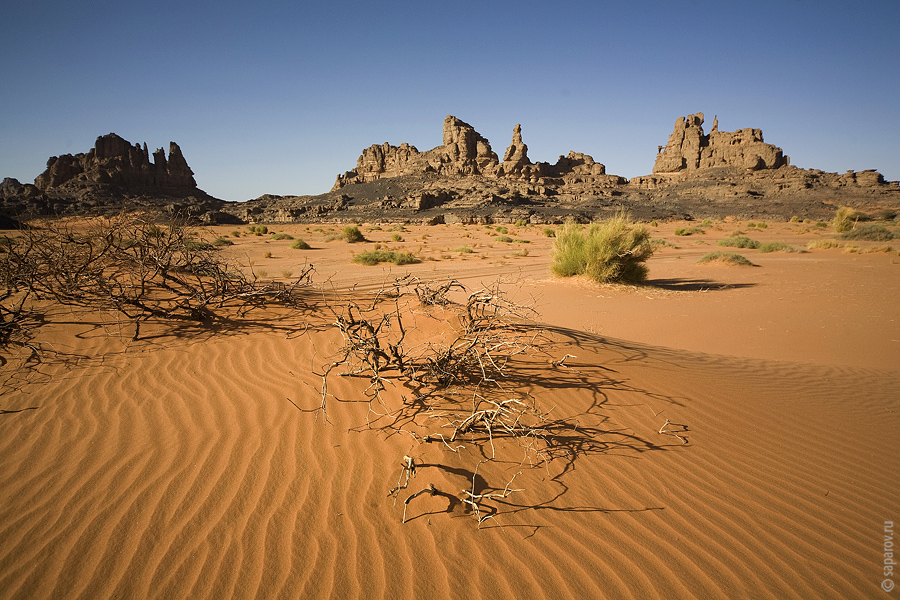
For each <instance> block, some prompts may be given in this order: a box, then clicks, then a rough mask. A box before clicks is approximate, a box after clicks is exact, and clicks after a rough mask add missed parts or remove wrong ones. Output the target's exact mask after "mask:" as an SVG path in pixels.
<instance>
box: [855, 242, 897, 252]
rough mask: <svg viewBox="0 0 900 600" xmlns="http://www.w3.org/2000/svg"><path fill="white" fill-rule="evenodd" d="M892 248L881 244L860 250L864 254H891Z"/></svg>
mask: <svg viewBox="0 0 900 600" xmlns="http://www.w3.org/2000/svg"><path fill="white" fill-rule="evenodd" d="M893 251H894V247H893V246H888V245H887V244H882V245H880V246H869V247H868V248H863V249H862V250H861V252H862V253H864V254H870V253H872V252H893Z"/></svg>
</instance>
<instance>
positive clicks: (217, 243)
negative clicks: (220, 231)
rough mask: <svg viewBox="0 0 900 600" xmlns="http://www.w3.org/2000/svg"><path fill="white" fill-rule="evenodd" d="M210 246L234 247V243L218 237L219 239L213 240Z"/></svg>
mask: <svg viewBox="0 0 900 600" xmlns="http://www.w3.org/2000/svg"><path fill="white" fill-rule="evenodd" d="M212 245H213V246H234V242H232V241H231V240H226V239H225V238H221V237H220V238H216V239H214V240H213V243H212Z"/></svg>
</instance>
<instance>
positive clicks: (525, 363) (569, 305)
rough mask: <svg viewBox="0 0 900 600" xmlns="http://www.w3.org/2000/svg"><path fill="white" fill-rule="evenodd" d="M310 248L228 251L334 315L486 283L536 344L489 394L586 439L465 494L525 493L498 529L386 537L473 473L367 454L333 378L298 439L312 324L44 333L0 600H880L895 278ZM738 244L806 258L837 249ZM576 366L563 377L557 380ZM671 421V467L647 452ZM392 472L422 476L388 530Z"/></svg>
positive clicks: (702, 242) (541, 242) (266, 317)
mask: <svg viewBox="0 0 900 600" xmlns="http://www.w3.org/2000/svg"><path fill="white" fill-rule="evenodd" d="M315 227H316V226H310V227H309V228H307V226H301V225H285V226H283V227H281V226H274V227H271V229H274V230H276V231H279V232H281V231H284V232H287V233H290V234H292V235H294V236H298V237H303V238H304V239H305V240H306V241H307V242H309V243H310V244H311V245H313V246H314V249H313V250H309V251H301V250H291V249H290V248H289V246H290V244H291V242H290V240H286V241H278V242H274V241H271V242H266V241H265V240H266V238H259V237H240V238H238V239H236V240H235V242H236V244H235V245H234V246H232V247H230V248H228V249H226V250H224V252H227V253H230V254H231V255H233V256H234V257H235V258H236V259H240V260H243V261H245V262H246V261H247V260H249V261H252V262H253V269H254V270H256V271H257V273H260V272H261V271H265V272H266V276H267V277H269V278H273V277H274V278H280V277H281V276H282V275H283V274H284V272H286V271H294V272H299V266H300V265H302V264H303V262H304V260H309V261H310V262H312V263H313V264H315V265H316V268H317V271H318V275H317V276H316V281H317V282H319V283H320V284H321V283H323V282H325V281H326V280H327V283H325V284H324V287H325V288H326V289H327V292H328V293H329V294H330V293H332V292H337V293H338V294H344V293H348V292H349V290H350V289H351V288H355V291H356V292H357V293H359V294H365V293H366V292H371V291H373V290H376V289H378V288H379V287H380V285H381V283H382V282H383V281H391V280H393V278H394V277H395V276H397V275H400V274H403V273H407V272H409V273H413V274H415V275H417V276H419V277H421V278H423V279H443V278H447V277H454V278H457V279H459V280H460V281H462V282H463V283H465V284H466V285H467V286H469V287H477V285H478V284H479V283H491V282H493V281H495V280H496V279H497V278H498V277H502V278H503V280H505V281H506V282H507V283H506V287H507V289H509V290H510V291H511V293H513V294H514V295H515V296H516V298H517V299H518V300H520V301H523V302H524V301H528V302H531V303H533V305H534V307H535V308H536V309H537V311H538V313H537V316H536V320H537V321H538V322H540V323H542V324H543V326H544V328H545V330H546V332H547V338H548V339H549V340H550V341H549V342H548V344H549V345H548V346H547V347H546V348H545V351H546V352H545V353H535V354H534V355H532V356H529V357H525V358H522V359H521V360H519V361H517V362H516V363H515V365H514V367H513V369H512V370H511V371H510V378H509V380H508V381H507V382H505V385H507V387H508V388H509V389H511V390H517V391H519V392H528V393H530V394H531V396H532V397H533V398H534V399H535V401H536V402H538V403H539V404H540V405H541V406H542V407H544V408H545V409H547V410H549V409H551V408H552V409H553V411H552V416H553V418H555V419H559V420H564V421H566V422H568V423H571V424H575V423H577V428H576V429H572V431H571V433H569V434H565V435H563V434H560V435H559V437H558V438H557V439H556V442H557V444H558V445H557V447H556V449H557V452H556V454H555V456H556V458H555V459H554V460H553V461H551V462H549V464H538V465H535V466H534V467H531V466H530V465H529V463H528V461H525V462H524V464H520V462H521V461H520V460H518V459H517V460H515V461H506V462H494V463H485V464H483V465H481V467H480V469H479V471H478V475H479V477H480V480H479V481H480V482H481V484H483V485H484V486H488V487H493V488H500V489H502V488H503V486H504V485H505V483H506V482H507V481H509V479H510V478H511V477H512V475H514V474H515V473H517V472H521V475H519V476H518V477H517V478H516V480H515V487H517V488H522V489H523V491H521V492H517V493H515V494H512V495H510V496H509V497H508V498H505V499H502V500H496V501H492V502H488V503H487V504H489V505H490V506H491V507H492V508H494V509H496V511H497V512H496V517H495V518H493V519H490V520H488V521H486V522H485V523H484V524H483V525H482V526H481V527H480V528H479V527H478V526H477V523H476V521H475V519H474V518H473V517H472V515H471V514H468V513H467V512H466V511H465V510H463V506H462V505H460V504H458V503H453V502H450V501H449V500H448V499H447V498H445V497H442V496H436V497H431V496H428V495H424V496H421V497H419V498H417V499H416V500H415V501H413V502H411V503H410V505H409V507H408V513H407V516H408V521H407V523H405V524H403V523H401V515H402V512H403V507H402V500H403V499H404V498H405V497H406V496H407V495H408V493H410V492H413V491H417V490H419V489H421V488H423V487H426V486H427V485H428V484H429V483H434V484H435V485H436V486H437V487H438V488H440V489H442V490H451V491H458V490H462V489H468V488H470V487H471V485H472V471H473V468H474V466H475V465H476V464H477V463H478V461H479V456H477V455H476V453H475V446H473V445H471V444H467V443H465V441H464V445H466V448H465V449H464V450H462V451H460V452H459V453H453V452H450V451H449V450H448V449H446V448H445V447H443V446H441V445H438V444H420V443H417V442H416V441H415V440H414V439H413V438H412V437H410V436H408V435H404V434H396V433H395V434H393V435H389V432H388V431H386V430H372V429H367V428H366V427H365V426H366V422H367V415H368V411H367V405H366V403H365V402H364V401H362V400H363V395H362V390H363V388H365V386H366V383H367V382H365V381H361V380H359V379H354V378H341V377H334V378H332V379H331V380H330V383H329V391H330V392H331V393H333V394H334V395H335V397H336V398H332V399H330V400H329V403H328V422H326V421H325V420H324V419H323V418H322V415H319V418H318V419H317V415H316V414H315V413H314V412H313V409H315V408H316V407H317V406H318V405H319V403H320V402H321V397H320V396H319V388H320V386H321V378H319V377H317V376H316V375H315V374H314V371H319V370H320V369H321V367H322V365H323V364H325V363H326V362H327V361H328V357H329V356H331V355H332V354H333V353H334V352H335V350H336V349H337V347H338V344H339V341H340V338H339V336H337V335H336V334H335V332H334V331H330V330H324V329H323V330H318V329H316V330H309V331H306V332H305V333H303V334H302V335H301V332H302V327H303V324H304V323H312V322H319V321H321V317H322V315H323V314H325V313H323V312H322V308H321V303H320V304H318V306H317V307H313V309H311V312H309V313H306V314H288V313H286V312H285V311H279V310H274V309H273V310H272V311H271V312H268V313H261V312H258V313H251V316H252V318H253V322H252V323H246V324H245V325H244V326H241V327H232V328H229V329H221V330H216V331H209V330H203V329H197V328H181V329H173V328H171V327H168V326H166V325H163V324H156V325H154V326H148V327H147V328H146V330H145V331H144V335H145V336H146V337H145V339H143V340H141V341H138V342H130V341H128V338H129V336H130V333H131V332H130V330H128V331H123V332H120V329H119V328H118V327H117V326H116V325H115V322H114V317H113V316H111V315H96V314H89V313H85V312H80V311H71V310H59V311H57V312H56V313H55V315H54V316H53V318H52V320H51V323H49V324H47V325H45V326H44V327H42V328H41V329H40V330H39V331H38V334H37V338H36V339H37V341H38V342H40V343H41V345H42V347H43V348H45V349H46V352H45V355H44V359H45V360H44V363H43V364H41V365H40V366H39V368H38V369H37V370H36V371H34V372H30V373H27V374H22V375H21V376H17V375H16V373H14V369H15V367H16V365H17V364H18V363H17V362H16V361H15V360H10V361H9V362H8V363H7V364H6V365H4V366H3V367H2V371H0V376H2V377H3V380H4V381H5V382H6V384H5V387H4V389H3V396H2V398H0V410H2V414H0V426H2V431H3V435H2V436H0V598H113V597H115V598H167V599H169V598H229V597H235V598H251V597H253V598H397V599H404V598H408V599H412V598H424V597H434V598H462V597H465V598H471V599H477V598H492V599H493V598H635V599H652V598H660V599H663V598H665V599H671V598H797V599H807V598H872V597H878V595H879V594H882V593H883V592H881V591H880V584H881V581H882V580H883V579H884V577H883V576H882V566H881V563H882V531H883V526H884V521H885V520H895V521H896V520H897V519H898V518H900V499H898V498H900V495H898V491H900V489H898V484H897V481H898V480H897V472H898V468H900V452H898V444H897V440H898V439H900V388H898V376H900V323H898V319H900V314H898V311H897V298H898V297H900V257H898V256H897V254H896V253H893V254H889V253H884V252H879V253H870V254H858V253H853V254H848V253H843V252H842V251H841V250H813V251H812V252H809V253H806V254H788V253H784V252H778V253H772V254H759V253H758V252H757V251H754V250H736V251H737V252H740V253H742V254H744V255H746V256H748V257H749V258H750V259H751V260H752V261H753V262H755V263H757V264H759V265H760V267H759V268H742V267H723V266H712V265H699V264H697V263H696V259H697V258H699V256H701V255H702V254H703V253H705V252H707V251H710V250H715V249H721V248H717V247H716V246H715V241H716V240H717V239H720V238H722V237H725V236H726V235H728V234H730V233H731V232H732V231H733V230H734V229H736V228H737V224H719V225H717V226H716V227H714V228H712V229H710V230H709V231H708V232H707V233H706V234H703V235H699V236H691V237H689V238H681V237H676V236H674V235H672V232H673V230H674V227H675V224H670V225H662V226H660V227H659V228H658V229H655V230H654V234H653V235H654V237H662V238H665V239H667V240H669V241H670V242H672V243H675V244H676V245H677V246H679V247H678V248H677V249H672V248H666V249H662V250H660V251H659V252H658V253H657V255H655V256H654V258H652V259H651V261H650V262H649V266H650V279H651V281H650V283H651V284H652V285H649V286H640V287H628V286H625V287H623V286H596V285H594V284H591V283H588V282H586V281H583V280H577V279H576V280H559V279H554V278H551V277H550V276H549V273H548V270H547V263H548V253H549V249H550V246H551V240H549V239H548V238H546V237H544V236H543V235H542V233H541V230H542V229H543V228H542V227H538V228H535V227H531V228H527V229H526V228H514V227H510V234H509V235H510V236H511V237H513V238H518V239H528V240H530V242H531V243H529V244H523V243H511V244H510V243H503V242H497V241H495V240H494V239H493V236H495V235H498V234H497V233H496V232H489V231H488V230H487V229H486V228H485V227H474V226H469V227H462V226H458V225H447V226H435V227H428V228H425V227H418V226H407V231H405V232H402V236H403V237H404V238H405V240H406V241H403V242H391V241H389V240H390V236H391V232H389V231H387V229H388V226H386V225H385V226H383V227H384V231H369V232H366V235H367V237H369V238H370V239H372V240H374V241H378V242H380V243H382V244H386V245H387V246H388V247H390V248H392V249H403V250H410V251H412V252H414V253H415V254H417V255H418V256H420V257H423V258H426V259H427V258H428V257H432V258H437V259H438V260H435V261H432V260H425V261H424V262H423V263H421V264H417V265H409V266H405V267H395V266H393V265H390V266H385V265H382V266H377V267H364V266H360V265H353V264H351V263H350V262H349V260H350V257H351V252H354V251H357V252H358V251H359V250H361V249H370V248H371V247H372V244H371V243H367V244H357V245H348V244H346V243H345V242H341V241H331V242H324V241H322V238H323V237H324V232H313V231H309V230H311V229H314V228H315ZM232 229H234V228H232V227H229V228H216V230H215V232H214V233H215V234H216V235H218V234H221V233H223V232H229V231H231V230H232ZM741 229H742V230H744V231H746V232H747V235H748V236H750V237H753V238H755V239H759V240H761V241H770V240H780V241H786V242H789V243H792V244H798V245H805V244H806V242H807V241H809V240H810V239H816V238H820V237H827V236H828V235H829V233H828V232H826V231H821V230H814V229H810V228H808V227H807V226H803V225H799V224H770V226H769V228H768V229H766V230H764V231H760V232H756V231H754V230H748V229H747V228H746V227H742V228H741ZM363 230H364V231H365V230H366V228H365V227H363ZM514 230H515V231H514ZM804 230H806V231H804ZM423 236H427V237H426V238H424V239H422V237H423ZM466 236H467V237H466ZM476 244H477V245H476ZM463 245H468V246H470V247H472V248H473V249H474V250H475V252H474V253H472V254H462V253H457V252H454V250H455V249H457V248H459V247H461V246H463ZM871 245H873V244H866V243H862V244H860V246H871ZM524 248H527V249H528V255H527V256H517V255H516V253H519V254H522V250H523V249H524ZM265 252H270V253H271V254H272V256H271V258H266V257H265V256H264V253H265ZM443 257H447V258H443ZM326 295H327V294H326ZM311 302H312V300H311ZM315 310H318V311H319V312H318V313H316V312H315ZM325 316H328V315H327V314H325ZM433 316H435V317H440V316H441V315H440V314H436V315H433V314H432V313H431V312H430V311H427V310H424V309H421V310H420V309H416V310H414V311H411V312H410V315H409V319H410V324H412V325H413V327H414V329H415V331H416V332H417V335H420V336H422V337H424V338H429V337H435V336H439V335H441V332H442V331H443V330H444V329H445V325H444V323H443V322H442V321H441V320H440V319H439V318H432V317H433ZM126 329H127V328H126ZM567 353H568V354H572V355H574V356H575V358H572V359H569V360H567V361H566V363H565V364H566V365H567V366H568V367H570V368H565V367H557V368H554V367H553V366H552V365H551V364H550V361H552V360H554V359H558V358H560V357H562V356H563V355H565V354H567ZM401 393H408V392H405V391H404V390H392V391H389V393H387V395H386V402H387V403H389V404H390V403H394V405H396V404H397V403H398V402H399V401H400V400H399V396H400V394H401ZM369 416H371V415H369ZM666 419H669V420H670V421H672V422H673V423H676V424H680V425H685V426H686V427H687V432H686V433H685V434H684V435H686V436H687V438H688V440H689V443H688V444H687V445H683V444H682V443H681V441H680V440H679V439H677V438H675V437H674V436H670V435H663V434H660V433H658V431H659V429H660V426H661V425H663V423H664V422H665V420H666ZM500 450H503V451H506V452H507V454H506V455H507V456H509V455H510V452H511V451H513V450H515V448H514V447H511V446H510V445H509V443H506V445H505V446H504V447H502V448H500ZM405 454H409V455H411V456H414V457H415V458H416V460H417V462H419V463H420V464H422V465H425V466H423V467H421V468H420V470H419V473H418V476H417V477H416V479H414V480H413V482H412V484H411V485H410V488H409V490H407V491H404V492H403V493H401V495H400V501H398V502H397V503H396V505H395V503H394V501H393V500H392V499H391V498H388V497H387V494H388V491H389V490H390V489H391V488H392V487H393V486H394V485H396V483H397V477H398V475H399V473H400V459H401V457H402V456H403V455H405ZM523 456H524V455H523Z"/></svg>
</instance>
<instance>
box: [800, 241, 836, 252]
mask: <svg viewBox="0 0 900 600" xmlns="http://www.w3.org/2000/svg"><path fill="white" fill-rule="evenodd" d="M843 247H844V244H842V243H840V242H836V241H834V240H813V241H811V242H809V243H808V244H806V249H807V250H829V249H831V248H843Z"/></svg>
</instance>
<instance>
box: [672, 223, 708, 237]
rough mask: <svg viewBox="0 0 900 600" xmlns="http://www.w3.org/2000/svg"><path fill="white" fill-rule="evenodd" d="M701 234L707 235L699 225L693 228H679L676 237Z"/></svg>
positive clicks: (676, 230)
mask: <svg viewBox="0 0 900 600" xmlns="http://www.w3.org/2000/svg"><path fill="white" fill-rule="evenodd" d="M701 233H706V232H705V231H704V230H703V228H702V227H700V226H699V225H694V226H693V227H678V228H676V229H675V235H681V236H685V235H694V234H701Z"/></svg>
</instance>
